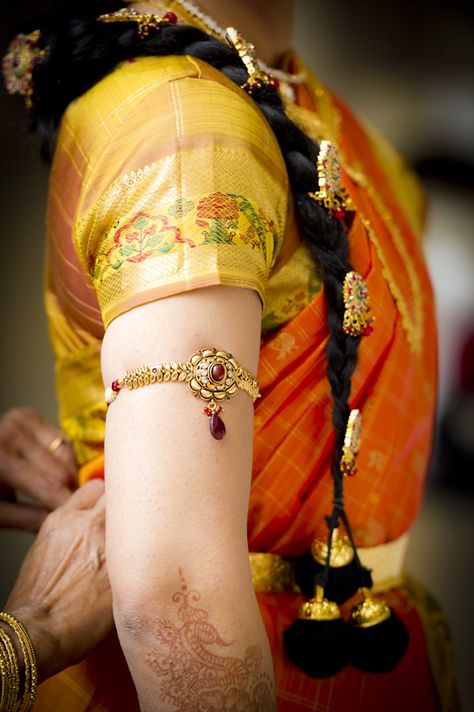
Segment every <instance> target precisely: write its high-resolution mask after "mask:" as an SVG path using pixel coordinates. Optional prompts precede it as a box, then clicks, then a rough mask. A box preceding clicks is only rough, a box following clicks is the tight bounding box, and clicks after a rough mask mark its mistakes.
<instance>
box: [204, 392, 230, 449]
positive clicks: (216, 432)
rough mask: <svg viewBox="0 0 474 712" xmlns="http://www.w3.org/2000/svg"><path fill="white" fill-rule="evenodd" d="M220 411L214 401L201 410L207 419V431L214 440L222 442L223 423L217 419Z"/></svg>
mask: <svg viewBox="0 0 474 712" xmlns="http://www.w3.org/2000/svg"><path fill="white" fill-rule="evenodd" d="M221 411H222V408H221V407H220V406H218V405H217V404H216V403H215V402H214V401H211V403H210V404H209V405H208V406H206V407H205V408H204V410H203V413H205V414H206V415H207V417H208V418H209V430H210V431H211V435H212V437H213V438H215V439H216V440H222V438H223V437H224V435H225V425H224V421H223V420H222V418H220V417H219V413H220V412H221Z"/></svg>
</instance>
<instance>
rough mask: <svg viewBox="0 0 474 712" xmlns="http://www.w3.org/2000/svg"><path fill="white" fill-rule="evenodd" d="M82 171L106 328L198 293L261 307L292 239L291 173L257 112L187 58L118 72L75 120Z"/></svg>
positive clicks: (79, 216) (87, 234) (88, 261)
mask: <svg viewBox="0 0 474 712" xmlns="http://www.w3.org/2000/svg"><path fill="white" fill-rule="evenodd" d="M67 122H68V125H69V131H68V132H66V133H68V134H69V135H74V139H75V146H76V148H75V150H76V152H77V155H78V160H79V161H82V162H83V165H84V171H83V178H82V185H81V194H80V200H79V205H78V209H77V212H76V220H75V223H74V227H73V240H74V245H75V249H76V251H77V253H78V255H79V257H80V260H81V262H82V265H83V267H84V270H85V271H86V272H87V275H88V278H89V279H90V281H91V283H92V286H93V288H94V290H95V292H96V294H97V297H98V301H99V305H100V309H101V312H102V318H103V321H104V324H105V326H106V327H107V326H108V324H110V322H111V321H112V320H113V319H114V318H116V317H117V316H119V315H120V314H122V313H123V312H125V311H127V310H129V309H131V308H133V307H135V306H138V305H141V304H145V303H147V302H150V301H153V300H155V299H159V298H162V297H165V296H169V295H172V294H176V293H179V292H182V291H187V290H191V289H195V288H198V287H205V286H211V285H216V284H223V285H229V286H239V287H246V288H249V289H253V290H255V291H256V292H257V293H258V294H259V296H260V298H261V300H262V302H264V300H265V287H266V282H267V278H268V275H269V272H270V271H271V269H272V266H273V265H274V262H275V259H276V257H277V254H278V250H279V248H280V245H281V241H282V238H283V234H284V230H285V221H286V212H287V192H288V189H287V174H286V170H285V166H284V162H283V159H282V156H281V153H280V151H279V147H278V144H277V143H276V140H275V138H274V136H273V133H272V131H271V129H270V128H269V126H268V124H267V123H266V121H265V119H264V118H263V116H262V114H261V113H260V111H259V110H258V108H257V107H256V106H255V105H254V104H253V102H252V100H251V99H249V98H248V97H247V96H246V95H244V94H243V92H242V91H241V90H240V89H239V88H238V87H235V86H234V85H233V84H232V83H231V82H230V81H228V80H227V79H226V78H225V77H224V76H223V75H222V74H221V73H220V72H217V71H215V70H213V69H212V68H211V67H209V66H208V65H206V64H204V63H197V62H195V61H194V60H192V59H191V58H188V57H172V58H146V59H141V60H138V61H136V62H134V63H127V64H124V65H121V67H120V68H119V69H118V70H116V71H115V72H114V73H113V74H112V75H110V76H109V77H107V78H105V79H104V80H102V82H100V83H99V84H98V85H96V86H95V87H94V88H93V89H92V90H90V91H89V92H88V93H87V94H86V95H84V96H83V97H81V99H79V100H78V101H77V102H76V104H74V105H73V106H72V107H71V111H70V113H69V115H68V116H67Z"/></svg>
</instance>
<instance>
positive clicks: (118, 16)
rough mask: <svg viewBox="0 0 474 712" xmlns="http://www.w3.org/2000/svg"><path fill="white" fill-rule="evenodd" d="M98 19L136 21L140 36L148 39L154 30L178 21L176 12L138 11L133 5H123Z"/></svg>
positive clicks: (101, 20)
mask: <svg viewBox="0 0 474 712" xmlns="http://www.w3.org/2000/svg"><path fill="white" fill-rule="evenodd" d="M97 19H98V20H99V22H129V23H133V22H134V23H136V25H137V28H138V36H139V38H140V39H141V40H143V39H146V38H147V37H148V35H149V34H150V32H152V31H153V30H160V29H161V28H162V27H164V26H165V25H175V24H176V22H177V21H178V18H177V17H176V15H175V14H174V12H166V13H165V14H164V15H162V16H160V15H154V14H151V13H146V12H138V10H134V8H133V7H132V8H128V7H123V8H122V9H121V10H116V11H115V12H108V13H106V14H105V15H100V16H99V17H98V18H97Z"/></svg>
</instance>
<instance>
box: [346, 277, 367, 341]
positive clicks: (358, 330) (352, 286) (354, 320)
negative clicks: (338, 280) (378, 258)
mask: <svg viewBox="0 0 474 712" xmlns="http://www.w3.org/2000/svg"><path fill="white" fill-rule="evenodd" d="M342 298H343V300H344V316H343V320H342V330H343V332H344V333H345V334H349V336H370V334H372V332H373V330H374V329H373V326H372V322H373V321H374V318H373V317H371V316H370V306H369V292H368V289H367V284H366V283H365V280H364V279H363V277H361V275H360V274H359V273H358V272H348V273H347V274H346V276H345V278H344V282H343V285H342Z"/></svg>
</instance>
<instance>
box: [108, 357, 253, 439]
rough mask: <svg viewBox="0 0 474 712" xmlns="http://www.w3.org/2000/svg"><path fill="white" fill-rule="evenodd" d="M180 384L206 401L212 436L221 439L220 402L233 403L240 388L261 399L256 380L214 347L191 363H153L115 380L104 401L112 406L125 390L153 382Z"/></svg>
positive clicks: (223, 432) (223, 433) (222, 435)
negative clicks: (232, 398)
mask: <svg viewBox="0 0 474 712" xmlns="http://www.w3.org/2000/svg"><path fill="white" fill-rule="evenodd" d="M167 381H178V382H181V383H187V384H188V386H189V388H190V389H191V391H192V392H193V394H194V396H195V397H196V398H201V399H202V400H204V401H207V406H206V407H205V408H204V410H203V412H204V414H205V415H207V416H208V418H209V428H210V431H211V435H212V436H213V437H214V438H215V439H216V440H222V438H223V437H224V435H225V432H226V430H225V425H224V423H223V422H222V420H221V418H220V417H219V414H220V413H221V412H222V408H221V406H220V405H219V402H221V401H224V400H230V397H231V396H233V395H234V394H235V393H236V392H237V389H238V388H240V389H241V390H242V391H244V392H245V393H247V394H248V395H249V396H250V397H251V398H252V400H253V401H254V402H255V401H256V400H257V398H259V397H260V392H259V387H258V382H257V380H256V379H255V378H254V377H253V376H252V374H251V373H250V372H249V371H247V370H246V369H245V368H244V367H243V366H241V365H240V364H239V363H238V361H237V360H236V359H235V358H234V357H233V356H232V354H229V353H227V351H219V350H218V349H215V348H204V349H201V350H200V351H197V352H196V353H194V354H192V356H190V358H189V359H188V361H179V362H177V361H171V362H169V363H168V362H166V361H165V362H163V363H151V364H148V365H146V366H139V367H138V368H134V369H131V370H129V371H127V372H126V373H125V376H123V377H122V378H119V379H118V380H116V381H114V382H113V383H112V385H111V386H110V387H109V388H107V389H106V391H105V402H106V403H107V405H110V404H111V403H113V402H114V400H115V399H116V398H117V396H118V394H119V393H120V391H121V390H122V389H123V388H127V389H128V390H130V391H131V390H134V389H135V388H141V387H142V386H148V385H150V384H152V383H164V382H167Z"/></svg>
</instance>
